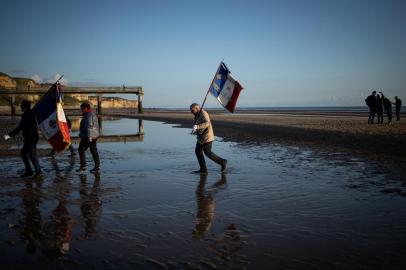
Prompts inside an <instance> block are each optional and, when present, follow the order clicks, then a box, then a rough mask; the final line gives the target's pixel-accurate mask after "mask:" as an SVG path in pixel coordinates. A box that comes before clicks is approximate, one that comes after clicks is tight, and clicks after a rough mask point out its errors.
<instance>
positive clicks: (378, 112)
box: [376, 92, 383, 124]
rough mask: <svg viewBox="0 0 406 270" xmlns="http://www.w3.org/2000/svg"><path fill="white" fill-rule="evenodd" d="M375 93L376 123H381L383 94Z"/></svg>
mask: <svg viewBox="0 0 406 270" xmlns="http://www.w3.org/2000/svg"><path fill="white" fill-rule="evenodd" d="M379 93H380V94H378V95H376V115H377V116H378V124H383V94H382V92H379Z"/></svg>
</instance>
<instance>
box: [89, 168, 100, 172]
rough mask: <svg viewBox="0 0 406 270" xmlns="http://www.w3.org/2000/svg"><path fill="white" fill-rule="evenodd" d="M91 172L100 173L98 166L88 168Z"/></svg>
mask: <svg viewBox="0 0 406 270" xmlns="http://www.w3.org/2000/svg"><path fill="white" fill-rule="evenodd" d="M90 172H91V173H100V168H93V169H91V170H90Z"/></svg>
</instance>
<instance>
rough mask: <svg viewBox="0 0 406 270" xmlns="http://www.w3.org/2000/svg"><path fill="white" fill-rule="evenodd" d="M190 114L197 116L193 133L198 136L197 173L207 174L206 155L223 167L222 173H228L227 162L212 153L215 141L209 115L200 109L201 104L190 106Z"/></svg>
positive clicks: (196, 150) (196, 151)
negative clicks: (198, 166) (198, 168)
mask: <svg viewBox="0 0 406 270" xmlns="http://www.w3.org/2000/svg"><path fill="white" fill-rule="evenodd" d="M190 112H191V113H192V114H193V115H194V116H195V119H194V123H195V124H194V125H193V130H192V133H193V134H196V135H197V142H196V148H195V154H196V157H197V160H198V161H199V165H200V170H198V171H195V173H207V167H206V161H205V160H204V156H203V152H204V154H205V155H206V156H207V157H208V158H210V159H211V160H213V161H214V162H216V163H217V164H218V165H220V166H221V172H225V171H226V167H227V160H226V159H222V158H220V157H219V156H217V155H216V154H214V153H213V152H212V151H211V147H212V143H213V141H214V133H213V128H212V126H211V122H210V117H209V114H208V113H207V112H206V111H204V110H203V109H200V106H199V104H197V103H193V104H192V105H190Z"/></svg>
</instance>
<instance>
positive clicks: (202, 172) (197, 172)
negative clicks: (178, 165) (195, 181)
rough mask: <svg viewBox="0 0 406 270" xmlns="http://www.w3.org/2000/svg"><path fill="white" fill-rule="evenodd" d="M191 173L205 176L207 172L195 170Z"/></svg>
mask: <svg viewBox="0 0 406 270" xmlns="http://www.w3.org/2000/svg"><path fill="white" fill-rule="evenodd" d="M193 173H196V174H199V173H200V174H207V170H197V171H193Z"/></svg>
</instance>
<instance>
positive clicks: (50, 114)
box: [33, 80, 71, 152]
mask: <svg viewBox="0 0 406 270" xmlns="http://www.w3.org/2000/svg"><path fill="white" fill-rule="evenodd" d="M61 91H62V86H61V84H60V83H59V80H58V81H57V82H56V83H54V84H53V85H52V86H51V88H50V89H49V90H48V92H47V93H46V94H45V95H44V96H43V97H42V98H41V99H40V100H39V101H38V103H37V104H36V105H35V106H34V108H33V111H34V113H35V115H36V118H37V122H38V125H39V128H40V130H41V133H42V135H43V136H44V137H45V139H47V141H48V142H49V144H51V146H52V147H53V149H54V150H55V151H57V152H60V151H63V150H65V149H66V148H67V147H68V146H69V145H70V144H71V139H70V135H69V128H68V124H67V121H66V118H65V113H64V111H63V108H62V103H61V101H62V100H61Z"/></svg>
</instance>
